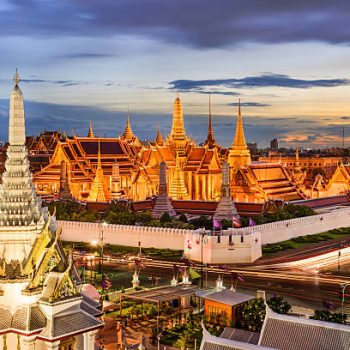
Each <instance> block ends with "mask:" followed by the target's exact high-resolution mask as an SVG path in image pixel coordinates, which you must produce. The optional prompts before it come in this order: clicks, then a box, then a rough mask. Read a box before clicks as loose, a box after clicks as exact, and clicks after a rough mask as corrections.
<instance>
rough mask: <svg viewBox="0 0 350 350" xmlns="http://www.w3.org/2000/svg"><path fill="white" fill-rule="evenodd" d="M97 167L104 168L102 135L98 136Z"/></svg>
mask: <svg viewBox="0 0 350 350" xmlns="http://www.w3.org/2000/svg"><path fill="white" fill-rule="evenodd" d="M97 169H102V166H101V142H100V137H99V138H98V150H97Z"/></svg>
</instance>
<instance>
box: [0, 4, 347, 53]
mask: <svg viewBox="0 0 350 350" xmlns="http://www.w3.org/2000/svg"><path fill="white" fill-rule="evenodd" d="M0 9H1V11H0V23H1V24H2V30H1V34H0V35H3V36H9V35H11V36H18V35H23V33H26V35H30V36H36V37H38V36H51V37H52V36H90V37H92V36H105V37H106V36H111V37H112V36H114V35H117V34H120V35H142V36H147V37H152V38H156V39H160V40H163V41H167V42H172V43H174V42H175V43H182V44H185V45H191V46H197V47H222V46H227V45H238V44H240V43H242V42H247V41H250V42H260V43H280V42H300V41H311V40H312V41H322V42H327V43H334V44H338V43H346V44H348V43H349V42H350V36H349V31H348V30H347V28H348V21H349V18H348V13H349V11H350V2H349V1H347V0H339V1H327V0H309V1H280V0H266V1H261V0H250V1H246V0H235V1H232V0H220V1H219V2H214V1H212V0H178V1H164V0H148V1H145V0H130V1H111V0H110V1H105V2H103V3H101V1H98V0H85V1H52V0H51V1H46V2H45V6H43V3H42V1H38V0H26V1H17V2H13V3H12V4H11V6H2V7H0ZM218 19H220V20H218Z"/></svg>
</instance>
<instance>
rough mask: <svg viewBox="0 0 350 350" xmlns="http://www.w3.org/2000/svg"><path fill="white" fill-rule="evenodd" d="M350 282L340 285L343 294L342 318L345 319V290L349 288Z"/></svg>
mask: <svg viewBox="0 0 350 350" xmlns="http://www.w3.org/2000/svg"><path fill="white" fill-rule="evenodd" d="M349 285H350V283H349V282H344V283H341V284H340V288H341V292H342V298H341V315H342V318H343V317H344V301H345V289H346V287H347V286H349Z"/></svg>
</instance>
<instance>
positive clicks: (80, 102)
mask: <svg viewBox="0 0 350 350" xmlns="http://www.w3.org/2000/svg"><path fill="white" fill-rule="evenodd" d="M349 18H350V2H348V1H333V2H330V1H323V0H317V1H316V0H315V1H313V0H311V1H297V0H295V1H289V0H285V1H279V0H264V1H261V0H250V1H246V0H239V1H238V0H217V1H215V2H214V1H206V0H177V1H165V0H118V1H114V0H104V1H97V0H74V1H73V0H71V1H68V0H61V1H51V0H45V1H44V0H16V1H8V0H0V23H1V31H0V47H1V53H2V54H1V61H0V62H1V64H0V121H1V122H2V124H3V125H4V124H6V123H7V109H8V97H9V94H10V91H11V88H12V83H11V78H12V76H13V72H14V69H15V68H16V67H18V69H19V70H20V74H21V77H22V79H23V81H22V83H21V87H22V90H23V92H24V94H25V98H26V102H27V103H26V113H27V127H28V133H37V132H39V131H40V130H42V129H52V128H60V129H61V130H66V131H67V132H68V133H70V131H71V129H72V128H74V129H75V132H76V133H77V134H81V135H83V134H85V133H86V129H87V127H88V121H89V119H90V117H92V119H93V121H94V126H95V132H96V133H98V132H99V133H100V134H102V135H105V134H106V135H109V136H112V135H118V134H119V133H120V132H121V131H122V130H123V128H124V124H125V117H126V114H127V112H126V111H127V106H128V105H129V106H130V111H131V120H132V125H133V129H134V131H135V133H137V134H138V136H139V137H140V138H141V139H143V138H153V137H154V136H155V133H156V129H157V127H158V126H159V127H161V129H162V131H163V133H164V134H166V133H168V132H169V129H170V123H171V113H172V103H173V100H174V98H175V96H176V92H179V94H180V97H181V98H182V101H183V105H184V113H185V123H186V129H187V131H188V133H189V134H190V135H191V136H192V137H193V138H194V139H196V140H197V141H198V142H202V141H203V140H204V139H205V136H206V128H207V126H206V122H207V111H208V96H207V95H208V92H209V91H210V92H211V93H212V110H213V114H214V131H215V134H216V138H217V139H218V141H219V142H221V143H222V144H223V145H225V146H229V145H230V143H231V142H232V138H233V131H234V124H235V116H236V109H237V107H236V104H237V100H238V98H239V97H240V98H241V100H242V105H243V108H242V111H243V116H244V120H245V129H246V134H247V139H248V140H249V141H255V142H258V143H259V144H260V145H266V144H268V142H269V140H270V139H272V138H274V137H277V138H279V139H280V140H281V143H282V144H285V145H290V146H294V145H295V144H296V143H299V144H300V145H303V146H304V147H323V146H329V145H340V144H341V137H340V136H341V134H342V128H343V126H344V127H345V128H346V135H347V129H348V127H349V126H350V110H349V108H350V105H349V100H350V73H349V72H350V61H349V59H348V58H349V55H350V47H349V42H350V26H349ZM0 138H1V139H4V138H6V128H1V130H0ZM346 142H350V137H348V136H347V138H346Z"/></svg>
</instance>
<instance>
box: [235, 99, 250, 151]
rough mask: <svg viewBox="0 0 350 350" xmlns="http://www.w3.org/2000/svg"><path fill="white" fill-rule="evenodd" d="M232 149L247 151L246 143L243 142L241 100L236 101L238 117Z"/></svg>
mask: <svg viewBox="0 0 350 350" xmlns="http://www.w3.org/2000/svg"><path fill="white" fill-rule="evenodd" d="M232 146H233V148H236V149H242V150H243V149H247V143H246V141H245V136H244V130H243V121H242V113H241V99H239V100H238V117H237V126H236V134H235V138H234V140H233V145H232Z"/></svg>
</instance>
